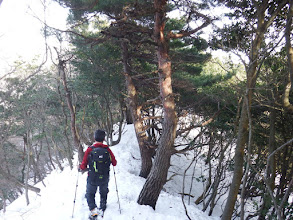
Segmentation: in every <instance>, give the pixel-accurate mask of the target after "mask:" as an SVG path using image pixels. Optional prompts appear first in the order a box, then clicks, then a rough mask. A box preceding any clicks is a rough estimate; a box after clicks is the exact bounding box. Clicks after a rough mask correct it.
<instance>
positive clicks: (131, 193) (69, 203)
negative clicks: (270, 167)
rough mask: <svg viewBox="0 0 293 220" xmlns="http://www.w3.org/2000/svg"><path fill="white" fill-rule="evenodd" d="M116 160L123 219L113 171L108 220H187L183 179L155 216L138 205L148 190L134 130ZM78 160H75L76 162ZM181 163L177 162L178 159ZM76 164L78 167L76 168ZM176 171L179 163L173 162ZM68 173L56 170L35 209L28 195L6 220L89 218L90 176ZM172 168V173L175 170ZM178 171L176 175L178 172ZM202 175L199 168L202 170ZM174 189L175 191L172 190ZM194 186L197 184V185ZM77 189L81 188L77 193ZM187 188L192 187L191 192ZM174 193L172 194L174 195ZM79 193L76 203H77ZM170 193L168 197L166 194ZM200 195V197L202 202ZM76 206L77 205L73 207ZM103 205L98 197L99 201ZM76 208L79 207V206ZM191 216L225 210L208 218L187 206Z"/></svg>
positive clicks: (197, 189) (35, 197)
mask: <svg viewBox="0 0 293 220" xmlns="http://www.w3.org/2000/svg"><path fill="white" fill-rule="evenodd" d="M111 150H112V151H113V153H114V155H115V157H116V159H117V166H116V167H115V176H116V182H117V189H118V197H119V201H120V208H121V214H120V212H119V203H118V197H117V191H116V185H115V179H114V172H113V167H112V166H111V171H110V182H109V194H108V204H107V209H106V211H105V214H104V218H103V219H104V220H118V219H119V220H166V219H168V220H188V217H187V216H186V214H185V209H184V206H183V203H182V201H181V196H180V194H179V193H178V192H176V190H177V188H180V189H182V178H180V179H181V181H180V179H174V180H172V181H169V182H168V185H169V186H168V187H164V190H163V191H162V192H161V194H160V197H159V199H158V202H157V205H156V210H153V209H152V208H151V207H149V206H141V205H138V204H137V202H136V201H137V198H138V195H139V193H140V191H141V189H142V187H143V184H144V182H145V179H144V178H142V177H139V168H140V160H139V157H140V156H139V147H138V143H137V139H136V138H135V132H134V127H133V125H126V126H125V128H124V132H123V136H122V139H121V142H120V143H119V144H118V145H115V146H113V147H111ZM76 158H77V155H75V159H76ZM173 159H176V157H173ZM180 160H181V164H178V167H177V168H179V167H180V168H182V169H185V168H186V165H189V162H188V161H184V158H181V159H180ZM75 164H77V163H76V162H75ZM172 164H173V166H172V168H173V169H174V167H175V168H176V163H175V162H174V161H172ZM63 165H64V166H65V169H64V170H63V171H60V170H55V171H53V172H52V173H51V174H50V175H48V176H47V178H46V179H45V180H44V184H45V185H46V186H44V185H43V184H42V183H39V184H37V185H36V186H37V187H39V188H40V189H41V192H40V194H36V193H32V192H30V194H29V199H30V204H29V205H28V206H27V205H26V200H25V197H24V195H22V196H21V197H19V198H18V199H17V200H15V201H14V202H13V203H12V204H10V205H9V206H8V207H7V211H6V213H5V214H4V213H3V212H0V219H1V220H39V219H42V220H70V219H71V220H85V219H87V218H88V216H89V210H88V207H87V202H86V199H85V197H84V196H85V190H86V177H87V175H86V173H84V174H81V173H78V172H77V169H72V170H71V169H70V168H69V166H68V164H67V163H66V162H64V164H63ZM172 168H171V169H172ZM177 168H176V169H177ZM197 171H198V172H200V168H199V169H198V170H197ZM170 184H171V185H170ZM193 184H196V183H195V182H194V183H193ZM76 186H77V187H76ZM186 187H187V186H186ZM193 189H194V190H193V192H192V194H194V195H195V194H196V193H198V195H199V194H200V193H201V192H202V191H201V189H202V184H200V183H198V185H194V188H193ZM171 190H173V192H171ZM75 191H76V198H75V199H74V195H75ZM166 191H168V192H166ZM198 195H196V196H195V197H197V196H198ZM74 201H75V203H74ZM96 201H97V204H99V195H98V194H97V196H96ZM74 204H75V205H74ZM186 208H187V213H188V215H189V216H190V218H191V219H193V220H220V218H219V216H220V213H221V210H220V209H219V207H216V208H215V211H214V214H213V216H208V214H207V213H204V212H202V211H201V210H200V208H201V207H200V206H195V205H194V202H191V203H190V205H189V204H188V202H187V201H186Z"/></svg>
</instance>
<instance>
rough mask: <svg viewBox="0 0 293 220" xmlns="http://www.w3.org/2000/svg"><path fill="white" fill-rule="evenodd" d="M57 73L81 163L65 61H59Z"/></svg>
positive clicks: (80, 151)
mask: <svg viewBox="0 0 293 220" xmlns="http://www.w3.org/2000/svg"><path fill="white" fill-rule="evenodd" d="M58 71H59V74H60V76H61V79H62V82H63V86H64V91H65V96H66V101H67V106H68V108H69V111H70V117H71V118H70V128H71V133H72V137H73V140H74V144H75V147H76V148H77V150H78V160H79V162H81V161H82V159H83V155H84V152H83V148H82V145H81V143H80V140H79V137H78V134H77V130H76V123H75V122H76V119H75V109H74V106H73V104H72V100H71V96H70V91H69V89H68V86H67V80H66V74H65V61H63V60H60V59H59V63H58Z"/></svg>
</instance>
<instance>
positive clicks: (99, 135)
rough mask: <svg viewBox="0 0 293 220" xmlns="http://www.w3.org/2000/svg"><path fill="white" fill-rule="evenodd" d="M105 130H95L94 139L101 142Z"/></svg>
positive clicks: (103, 138)
mask: <svg viewBox="0 0 293 220" xmlns="http://www.w3.org/2000/svg"><path fill="white" fill-rule="evenodd" d="M105 136H106V132H105V131H103V130H99V129H98V130H96V131H95V140H96V141H98V142H103V141H104V140H105Z"/></svg>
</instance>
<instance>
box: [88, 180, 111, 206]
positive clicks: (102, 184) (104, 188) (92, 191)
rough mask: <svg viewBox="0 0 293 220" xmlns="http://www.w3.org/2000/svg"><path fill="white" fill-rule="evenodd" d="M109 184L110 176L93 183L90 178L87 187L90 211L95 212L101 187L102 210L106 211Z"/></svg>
mask: <svg viewBox="0 0 293 220" xmlns="http://www.w3.org/2000/svg"><path fill="white" fill-rule="evenodd" d="M108 183H109V176H106V177H104V178H103V179H99V180H95V181H93V180H92V178H90V176H88V178H87V185H86V194H85V197H86V200H87V204H88V206H89V209H90V210H93V209H94V208H96V207H97V205H96V200H95V197H96V192H97V189H98V187H99V193H100V209H102V210H105V209H106V204H107V195H108V192H109V189H108Z"/></svg>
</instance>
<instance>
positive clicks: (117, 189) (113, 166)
mask: <svg viewBox="0 0 293 220" xmlns="http://www.w3.org/2000/svg"><path fill="white" fill-rule="evenodd" d="M113 171H114V179H115V185H116V193H117V198H118V205H119V212H120V214H121V208H120V201H119V195H118V188H117V181H116V173H115V168H114V166H113Z"/></svg>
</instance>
